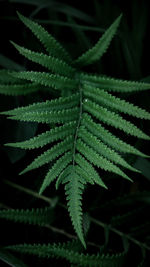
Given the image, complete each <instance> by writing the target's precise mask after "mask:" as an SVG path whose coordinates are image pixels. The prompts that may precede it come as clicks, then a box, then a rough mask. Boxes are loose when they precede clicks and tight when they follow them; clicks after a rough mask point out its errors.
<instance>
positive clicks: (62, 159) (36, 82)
mask: <svg viewBox="0 0 150 267" xmlns="http://www.w3.org/2000/svg"><path fill="white" fill-rule="evenodd" d="M18 15H19V18H20V19H21V21H22V22H23V23H24V24H25V25H26V26H27V27H28V28H29V29H30V30H31V31H32V32H33V34H34V35H35V36H36V37H37V38H38V39H39V40H40V41H41V43H42V44H43V46H44V48H45V49H46V52H47V53H45V54H44V53H39V52H33V51H31V50H29V49H26V48H24V47H21V46H20V45H17V44H15V43H14V42H12V44H13V45H14V46H15V48H16V49H17V50H18V51H19V53H20V54H21V55H23V56H25V57H26V58H27V59H29V60H31V61H33V62H35V63H38V64H40V65H41V66H43V67H45V68H47V69H48V71H51V72H52V74H51V73H49V72H35V71H6V70H2V71H1V72H0V81H1V85H0V92H1V93H3V94H6V95H25V94H30V93H33V92H37V91H39V90H42V91H44V90H46V91H47V92H49V91H52V90H57V93H56V94H57V97H56V98H55V99H52V100H47V101H46V102H38V103H35V104H31V105H29V106H26V107H19V108H16V109H13V110H9V111H4V112H1V114H4V115H8V116H9V118H10V119H13V120H19V121H25V122H30V121H31V122H38V123H46V124H48V125H49V124H50V127H51V129H50V130H48V131H46V132H44V133H42V134H40V135H38V136H36V137H34V138H31V139H29V140H26V141H22V142H17V143H8V144H6V145H7V146H12V147H18V148H22V149H35V148H40V147H43V146H45V145H48V144H51V147H50V148H49V149H47V150H46V151H45V152H44V153H42V154H41V155H40V156H38V157H37V158H35V160H34V161H33V162H32V163H31V164H30V165H28V166H27V168H25V170H23V171H22V172H21V174H24V173H26V172H28V171H30V170H33V169H36V168H38V167H40V166H43V165H44V164H47V163H49V164H50V168H49V170H48V172H47V174H46V176H45V178H44V180H43V182H42V185H41V188H40V191H39V192H40V194H42V193H43V191H44V190H45V189H46V188H47V187H48V186H49V185H50V184H51V182H53V181H54V180H56V189H58V187H59V185H60V184H64V186H65V194H66V199H67V206H68V211H69V214H70V217H71V220H72V224H73V226H74V229H75V231H76V234H77V235H78V238H79V239H80V241H81V243H82V244H83V246H84V247H86V243H85V237H84V232H83V225H82V193H83V190H84V188H85V186H86V184H87V183H90V184H98V185H100V186H101V187H104V188H105V189H107V185H106V184H105V183H106V182H105V181H103V179H102V178H101V177H100V176H99V173H98V168H101V169H103V170H105V171H109V172H112V173H114V174H116V175H119V176H122V177H123V178H125V179H127V180H129V181H132V179H131V178H130V177H129V176H128V175H127V174H126V173H125V172H124V171H123V170H122V169H121V168H120V166H121V167H122V168H126V169H128V170H131V171H134V172H139V171H138V170H136V169H135V168H134V167H132V166H131V165H130V164H129V163H128V162H127V161H126V160H125V159H124V158H123V157H122V156H121V153H131V154H134V155H137V156H143V157H148V156H147V155H145V154H144V153H142V152H140V151H139V150H138V149H136V148H135V147H134V146H132V145H130V144H128V143H126V142H125V141H123V140H122V139H121V138H120V136H119V137H117V136H115V135H114V133H113V130H112V132H111V130H110V129H107V128H106V127H107V125H108V126H112V127H114V128H116V129H118V130H122V131H124V132H125V133H126V134H129V135H132V136H134V137H138V138H142V139H145V140H149V139H150V138H149V136H148V135H147V134H145V133H144V132H143V131H142V130H140V129H139V128H138V127H136V126H135V125H134V124H133V123H132V122H130V121H128V120H127V119H126V118H123V117H122V116H121V115H120V114H119V113H125V114H127V115H131V116H134V117H136V118H139V119H146V120H149V119H150V113H148V112H147V111H146V110H144V109H142V108H140V107H137V106H134V105H133V104H131V103H129V102H127V101H125V100H123V99H120V98H119V97H117V96H116V94H115V95H114V94H113V92H115V93H127V92H135V91H143V90H147V89H149V88H150V84H148V83H144V82H134V81H124V80H117V79H114V78H109V77H106V76H101V75H98V74H90V73H85V72H84V71H82V67H85V66H87V65H90V64H93V63H94V62H95V61H97V60H99V59H100V58H101V57H102V55H103V54H104V53H105V52H106V51H107V48H108V47H109V44H110V42H111V40H112V38H113V37H114V35H115V33H116V31H117V29H118V26H119V24H120V20H121V17H122V15H121V16H119V17H118V18H117V19H116V20H115V21H114V23H113V24H112V25H111V26H110V27H109V28H108V30H107V31H106V32H105V33H104V34H103V35H102V37H101V38H100V39H99V41H98V42H97V43H96V45H94V46H93V47H92V48H91V49H89V50H88V51H87V52H85V53H84V54H82V55H81V56H79V57H78V58H77V59H75V60H73V59H72V58H71V57H70V55H69V54H68V52H66V50H65V49H64V48H63V47H62V46H61V45H60V44H59V43H58V42H57V41H56V40H55V39H54V38H53V37H52V36H51V35H50V34H49V33H47V32H46V31H45V30H44V29H43V28H42V27H41V26H40V25H38V24H37V23H35V22H33V21H31V20H29V19H28V18H26V17H24V16H23V15H20V14H18ZM110 92H111V93H110ZM103 124H104V125H103ZM105 125H106V126H105ZM56 142H57V143H56ZM118 165H120V166H118ZM42 212H43V211H42ZM2 213H3V214H4V216H3V215H2ZM2 213H1V216H2V217H6V218H9V216H10V218H11V219H12V220H19V216H20V215H19V214H21V212H20V213H18V212H17V211H16V212H15V213H14V215H15V216H12V217H11V214H12V212H11V211H8V212H7V215H6V213H5V212H2ZM31 214H33V212H32V213H31ZM31 214H30V219H31V221H32V216H31ZM22 215H24V216H25V217H24V216H23V217H22V219H21V221H24V222H26V219H25V218H26V215H25V211H24V212H23V213H22ZM10 218H9V219H10ZM33 218H36V216H35V214H34V216H33ZM32 223H33V222H32ZM37 224H39V223H37ZM68 246H70V244H69V245H68V244H65V245H48V246H40V245H38V246H36V245H35V246H30V245H27V246H26V245H23V246H18V247H17V246H16V247H14V249H15V250H17V249H19V250H22V252H27V253H32V254H33V253H35V254H38V255H41V256H43V257H46V256H47V253H48V255H50V254H51V253H52V256H60V257H61V256H62V257H65V258H67V257H68V258H67V259H68V260H70V262H71V263H73V264H76V263H77V264H78V265H80V266H95V265H96V261H97V260H100V264H102V265H100V266H105V264H106V265H108V262H106V263H105V260H106V259H107V260H108V261H109V260H110V258H109V256H108V257H106V259H105V257H104V256H97V257H96V256H95V258H94V256H85V255H80V254H79V253H78V252H76V254H74V253H75V252H74V249H73V250H72V251H71V250H70V254H69V253H68V252H67V249H68ZM125 251H126V252H127V249H126V250H125ZM49 253H50V254H49ZM67 255H68V256H67ZM124 255H125V252H123V254H119V259H120V256H121V259H122V256H123V257H124ZM90 257H91V258H90ZM99 257H100V258H99ZM114 258H115V259H116V258H117V256H116V255H115V256H114ZM90 259H91V261H90ZM101 259H102V261H103V260H104V265H103V263H102V262H101ZM112 259H113V256H112V258H111V260H112ZM76 260H77V261H76ZM80 260H81V262H80ZM107 260H106V261H107ZM92 261H93V262H92ZM117 264H118V265H117ZM112 266H113V265H112ZM114 266H121V263H120V261H119V263H117V261H115V263H114Z"/></svg>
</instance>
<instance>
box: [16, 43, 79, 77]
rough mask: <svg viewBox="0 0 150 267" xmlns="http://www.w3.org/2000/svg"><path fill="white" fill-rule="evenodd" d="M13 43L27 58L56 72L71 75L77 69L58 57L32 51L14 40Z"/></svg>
mask: <svg viewBox="0 0 150 267" xmlns="http://www.w3.org/2000/svg"><path fill="white" fill-rule="evenodd" d="M11 43H12V44H13V46H14V47H15V48H16V49H17V50H18V51H19V53H20V54H21V55H23V56H24V57H26V58H27V59H29V60H31V61H33V62H35V63H38V64H40V65H42V66H43V67H45V68H47V69H48V70H50V71H52V72H55V73H56V74H60V75H63V76H67V77H71V76H73V74H74V73H75V71H76V70H75V69H74V68H73V67H71V66H69V65H68V64H67V63H66V62H64V61H62V60H60V59H58V58H55V57H52V56H48V55H46V54H43V53H38V52H34V51H31V50H29V49H27V48H24V47H22V46H20V45H17V44H16V43H14V42H11Z"/></svg>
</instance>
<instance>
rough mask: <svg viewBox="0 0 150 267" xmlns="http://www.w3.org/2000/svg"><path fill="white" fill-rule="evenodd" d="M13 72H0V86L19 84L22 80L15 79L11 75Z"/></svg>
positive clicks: (3, 70)
mask: <svg viewBox="0 0 150 267" xmlns="http://www.w3.org/2000/svg"><path fill="white" fill-rule="evenodd" d="M12 72H13V71H10V70H5V69H2V70H0V84H1V83H2V85H3V84H17V83H21V82H22V80H20V79H17V78H15V77H13V76H12V75H11V73H12Z"/></svg>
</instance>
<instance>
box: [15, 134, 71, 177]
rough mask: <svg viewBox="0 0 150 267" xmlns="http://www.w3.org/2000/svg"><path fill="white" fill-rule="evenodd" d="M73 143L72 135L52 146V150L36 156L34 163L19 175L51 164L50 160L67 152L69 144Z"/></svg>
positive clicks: (69, 147)
mask: <svg viewBox="0 0 150 267" xmlns="http://www.w3.org/2000/svg"><path fill="white" fill-rule="evenodd" d="M72 141H73V137H72V135H71V136H69V137H67V138H66V139H65V140H64V141H61V142H60V143H58V144H56V145H54V146H53V147H52V148H50V149H48V150H47V151H45V152H44V153H42V154H41V155H40V156H38V157H37V158H36V159H34V161H33V162H32V163H31V164H30V165H28V166H27V168H25V169H24V170H23V171H22V172H21V173H20V174H23V173H26V172H28V171H30V170H33V169H36V168H39V167H40V166H43V165H44V164H46V163H49V162H51V161H52V160H54V159H56V158H57V157H59V156H60V155H62V154H63V153H64V152H66V151H67V150H69V149H71V142H72Z"/></svg>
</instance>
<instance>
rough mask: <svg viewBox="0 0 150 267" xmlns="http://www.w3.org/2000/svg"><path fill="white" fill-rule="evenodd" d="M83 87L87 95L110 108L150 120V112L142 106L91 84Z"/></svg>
mask: <svg viewBox="0 0 150 267" xmlns="http://www.w3.org/2000/svg"><path fill="white" fill-rule="evenodd" d="M83 88H84V91H83V92H84V95H85V97H89V98H91V99H92V100H94V101H96V102H98V103H99V104H102V105H103V104H104V105H106V106H108V107H110V108H113V109H116V110H118V111H121V112H123V113H126V114H129V115H132V116H134V117H137V118H140V119H145V120H150V113H149V112H147V111H146V110H144V109H142V108H139V107H137V106H134V105H133V104H131V103H129V102H127V101H125V100H122V99H120V98H118V97H115V96H113V95H111V94H109V93H107V92H106V91H104V90H102V89H98V88H93V87H92V86H89V85H84V86H83Z"/></svg>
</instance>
